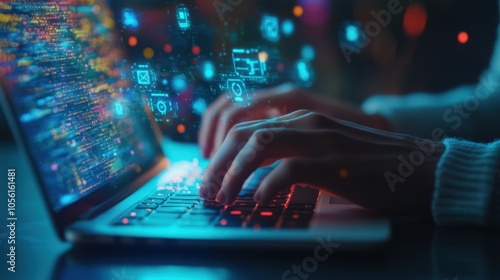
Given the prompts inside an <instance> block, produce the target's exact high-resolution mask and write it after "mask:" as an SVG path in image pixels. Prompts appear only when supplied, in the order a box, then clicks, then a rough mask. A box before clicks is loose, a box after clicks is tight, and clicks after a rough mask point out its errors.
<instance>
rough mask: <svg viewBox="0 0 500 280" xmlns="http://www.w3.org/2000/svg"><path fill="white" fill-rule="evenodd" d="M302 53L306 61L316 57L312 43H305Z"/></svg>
mask: <svg viewBox="0 0 500 280" xmlns="http://www.w3.org/2000/svg"><path fill="white" fill-rule="evenodd" d="M301 55H302V59H304V60H305V61H311V60H313V59H314V58H315V57H316V51H315V50H314V48H313V47H312V46H311V45H305V46H304V47H302V51H301Z"/></svg>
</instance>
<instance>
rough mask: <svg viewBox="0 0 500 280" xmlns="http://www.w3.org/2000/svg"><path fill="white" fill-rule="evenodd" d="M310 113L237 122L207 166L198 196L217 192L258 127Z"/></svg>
mask: <svg viewBox="0 0 500 280" xmlns="http://www.w3.org/2000/svg"><path fill="white" fill-rule="evenodd" d="M308 113H310V112H309V111H307V110H298V111H295V112H293V113H290V114H288V115H285V116H282V117H278V118H276V119H274V120H273V121H250V122H245V123H241V124H238V125H237V126H235V127H234V128H233V133H232V134H233V136H232V138H231V139H229V140H227V141H224V144H223V146H222V147H221V149H219V150H218V152H217V153H216V154H215V155H214V157H213V158H212V160H211V161H210V164H209V166H208V167H207V169H206V170H205V173H204V176H203V183H202V186H201V188H200V197H203V198H210V199H214V198H215V197H216V194H217V193H218V191H219V189H220V186H221V185H222V181H223V179H224V176H225V173H226V172H227V170H228V169H229V167H230V165H231V162H232V160H233V159H234V157H235V156H236V155H237V153H238V152H239V151H240V150H241V149H242V148H243V147H244V145H245V143H246V142H247V141H248V139H249V138H250V136H251V135H252V133H253V132H254V131H255V130H257V129H259V128H278V127H284V126H285V124H284V123H283V122H286V121H292V123H293V121H294V120H295V119H296V118H299V117H301V116H304V115H306V114H308Z"/></svg>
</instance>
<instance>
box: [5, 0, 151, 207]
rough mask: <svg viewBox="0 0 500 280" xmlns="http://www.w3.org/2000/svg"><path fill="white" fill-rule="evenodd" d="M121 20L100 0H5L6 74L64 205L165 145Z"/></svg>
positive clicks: (41, 168) (22, 122)
mask: <svg viewBox="0 0 500 280" xmlns="http://www.w3.org/2000/svg"><path fill="white" fill-rule="evenodd" d="M114 28H115V21H114V19H113V17H112V13H111V12H110V10H109V9H108V8H107V6H106V5H105V3H103V1H100V0H65V1H60V0H55V1H42V0H41V1H34V0H33V1H31V0H24V1H2V2H1V3H0V77H3V80H5V81H6V82H7V84H9V85H10V87H11V90H9V91H8V96H7V99H8V101H9V103H10V106H11V111H12V112H13V113H14V116H15V121H16V122H17V123H18V125H19V127H20V133H21V135H22V137H23V138H24V142H25V143H26V146H27V150H28V152H29V153H30V156H31V160H32V161H33V162H34V164H35V166H36V169H37V171H38V177H39V180H41V182H42V185H43V186H44V188H45V193H46V194H47V197H48V200H49V202H50V205H51V206H52V209H53V211H55V212H58V211H59V210H61V209H63V208H64V207H66V206H69V205H71V204H73V203H75V202H76V201H78V200H80V199H82V198H83V197H86V196H88V195H90V194H92V193H94V192H96V191H97V190H99V189H101V188H103V187H104V186H107V185H109V184H111V183H112V182H115V183H116V181H117V180H120V178H122V179H123V178H125V177H127V178H131V177H137V176H138V175H139V174H140V173H141V172H144V169H146V165H147V164H148V163H151V161H153V160H154V159H155V158H156V157H157V156H158V153H159V150H158V147H157V145H156V143H155V142H154V139H155V138H154V133H153V130H152V127H151V124H150V123H149V119H148V116H147V114H146V111H145V110H144V108H143V107H142V104H143V102H142V101H141V100H140V96H139V95H138V94H137V93H136V91H134V90H133V88H131V87H129V84H128V81H127V79H126V77H124V76H125V74H123V73H124V72H123V71H122V70H123V68H124V67H126V66H125V63H124V59H123V58H124V57H123V52H122V49H121V45H120V43H119V37H117V34H115V32H114Z"/></svg>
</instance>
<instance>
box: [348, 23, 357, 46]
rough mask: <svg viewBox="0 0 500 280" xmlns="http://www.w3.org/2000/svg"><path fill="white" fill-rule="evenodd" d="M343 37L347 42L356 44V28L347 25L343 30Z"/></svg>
mask: <svg viewBox="0 0 500 280" xmlns="http://www.w3.org/2000/svg"><path fill="white" fill-rule="evenodd" d="M345 37H346V39H347V40H348V41H351V42H356V41H357V40H358V38H359V31H358V28H357V27H356V26H354V25H348V26H347V27H346V30H345Z"/></svg>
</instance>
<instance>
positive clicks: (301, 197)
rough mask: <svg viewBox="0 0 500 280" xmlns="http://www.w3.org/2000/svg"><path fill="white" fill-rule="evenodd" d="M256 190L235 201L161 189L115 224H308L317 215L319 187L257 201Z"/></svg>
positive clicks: (242, 195)
mask: <svg viewBox="0 0 500 280" xmlns="http://www.w3.org/2000/svg"><path fill="white" fill-rule="evenodd" d="M254 194H255V191H254V190H245V189H244V190H242V191H241V192H240V194H239V195H238V197H237V198H236V201H235V203H234V204H233V205H229V206H225V205H222V204H220V203H218V202H216V201H214V200H204V199H202V198H200V197H199V196H198V191H197V190H196V191H194V190H189V189H182V190H177V191H175V190H159V191H155V192H154V193H153V194H151V195H150V196H149V197H148V198H146V199H144V200H142V201H141V202H139V203H138V204H137V205H136V206H135V207H133V208H132V209H130V210H129V211H127V212H126V213H124V214H122V215H120V216H119V217H117V219H116V220H115V221H114V222H113V224H114V225H121V226H130V225H143V226H168V225H177V226H180V227H207V226H215V227H244V228H253V229H259V228H306V227H308V226H309V223H310V221H311V219H312V217H313V215H314V211H315V207H316V201H317V198H318V191H317V190H314V189H311V188H302V187H293V188H292V189H290V190H287V191H282V192H279V193H278V194H277V195H276V196H275V197H274V198H273V199H272V200H271V201H270V202H269V203H267V204H265V205H259V204H257V203H255V202H254V201H253V195H254Z"/></svg>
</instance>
